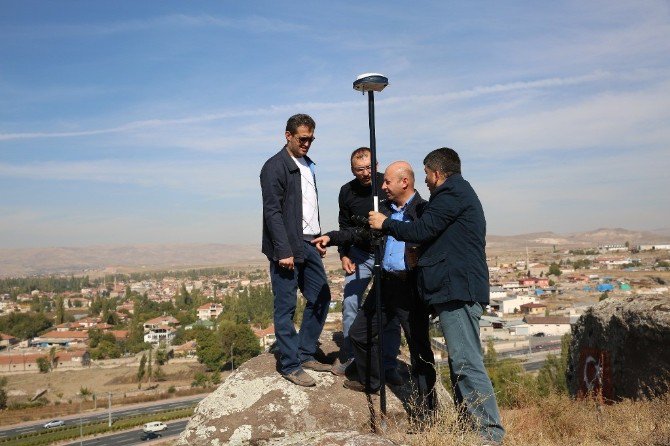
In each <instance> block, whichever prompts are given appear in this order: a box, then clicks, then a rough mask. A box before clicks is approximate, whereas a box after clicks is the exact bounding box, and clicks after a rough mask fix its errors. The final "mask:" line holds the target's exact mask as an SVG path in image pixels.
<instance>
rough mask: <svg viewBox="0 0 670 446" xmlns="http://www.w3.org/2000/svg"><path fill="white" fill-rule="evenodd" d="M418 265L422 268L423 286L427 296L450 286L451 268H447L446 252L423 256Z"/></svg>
mask: <svg viewBox="0 0 670 446" xmlns="http://www.w3.org/2000/svg"><path fill="white" fill-rule="evenodd" d="M417 266H418V267H419V270H420V277H421V287H422V288H423V292H424V293H425V295H426V296H431V295H434V294H436V293H438V292H439V291H440V290H441V289H443V288H446V287H447V286H448V283H449V270H448V269H447V255H446V254H444V253H441V254H438V255H434V256H429V257H426V256H422V257H421V258H420V259H419V261H418V262H417ZM445 291H446V290H445Z"/></svg>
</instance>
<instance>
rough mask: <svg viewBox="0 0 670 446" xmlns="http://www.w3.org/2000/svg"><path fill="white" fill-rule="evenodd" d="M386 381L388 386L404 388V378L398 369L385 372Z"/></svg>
mask: <svg viewBox="0 0 670 446" xmlns="http://www.w3.org/2000/svg"><path fill="white" fill-rule="evenodd" d="M384 380H385V381H386V384H390V385H392V386H402V385H403V383H404V381H403V379H402V376H400V373H398V371H397V370H396V369H388V370H387V371H386V372H384Z"/></svg>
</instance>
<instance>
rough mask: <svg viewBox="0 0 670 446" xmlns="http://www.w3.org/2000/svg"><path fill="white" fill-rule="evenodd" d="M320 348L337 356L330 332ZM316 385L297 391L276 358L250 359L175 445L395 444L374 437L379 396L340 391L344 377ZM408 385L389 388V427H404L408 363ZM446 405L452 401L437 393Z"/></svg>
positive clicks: (319, 376)
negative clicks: (282, 373) (446, 402)
mask: <svg viewBox="0 0 670 446" xmlns="http://www.w3.org/2000/svg"><path fill="white" fill-rule="evenodd" d="M321 341H322V343H321V349H322V350H323V352H324V356H325V357H327V358H333V359H334V357H335V352H336V351H337V346H336V345H335V343H334V342H333V341H332V334H330V333H324V335H323V336H322V339H321ZM307 373H309V374H310V375H311V376H312V377H313V378H314V379H315V380H316V382H317V385H316V386H315V387H307V388H306V387H300V386H296V385H294V384H292V383H290V382H289V381H287V380H285V379H284V378H282V377H281V376H280V375H279V373H277V370H276V360H275V357H274V356H273V355H271V354H269V353H264V354H262V355H260V356H257V357H255V358H253V359H251V360H249V361H247V362H246V363H245V364H244V365H242V367H240V368H239V369H238V370H236V371H235V372H234V373H233V374H232V375H230V376H229V377H228V378H227V379H226V380H225V381H224V382H223V383H222V384H221V385H220V386H219V388H218V389H217V390H215V391H214V392H213V393H212V394H210V395H209V396H208V397H207V398H205V399H204V400H203V401H201V402H200V404H199V405H198V407H197V408H196V410H195V413H194V415H193V417H192V418H191V420H190V421H189V423H188V425H187V427H186V430H185V431H184V432H183V433H182V435H181V437H180V439H179V442H178V444H179V445H182V446H186V445H190V446H195V445H215V446H216V445H223V444H230V445H243V444H254V445H307V444H328V445H333V446H337V445H342V446H344V445H347V446H376V445H379V446H383V445H390V444H393V443H391V442H389V441H388V440H386V439H384V438H382V437H379V436H377V435H371V432H372V431H374V430H375V428H376V427H378V426H379V396H377V395H370V396H367V395H365V394H364V393H360V392H353V391H351V390H347V389H345V388H343V387H342V382H343V381H344V379H345V378H342V377H337V376H334V375H332V374H330V373H317V372H313V371H307ZM401 376H403V377H404V378H405V380H406V383H405V384H404V385H403V386H397V387H387V392H386V396H387V419H386V427H387V428H388V429H396V428H399V429H405V428H406V427H407V419H408V416H407V412H408V410H410V406H411V401H412V398H411V395H412V389H411V384H410V383H409V371H408V368H407V366H406V365H404V367H403V368H402V369H401ZM440 394H441V395H442V401H448V396H446V395H447V394H446V391H444V389H443V388H441V389H440Z"/></svg>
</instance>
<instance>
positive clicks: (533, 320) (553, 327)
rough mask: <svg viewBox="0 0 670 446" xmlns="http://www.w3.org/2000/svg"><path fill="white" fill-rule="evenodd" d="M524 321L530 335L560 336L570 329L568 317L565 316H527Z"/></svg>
mask: <svg viewBox="0 0 670 446" xmlns="http://www.w3.org/2000/svg"><path fill="white" fill-rule="evenodd" d="M525 321H526V323H527V324H528V334H530V335H535V334H538V333H544V334H545V335H546V336H562V335H564V334H565V333H570V330H571V325H570V318H569V317H565V316H546V317H542V316H528V317H526V318H525Z"/></svg>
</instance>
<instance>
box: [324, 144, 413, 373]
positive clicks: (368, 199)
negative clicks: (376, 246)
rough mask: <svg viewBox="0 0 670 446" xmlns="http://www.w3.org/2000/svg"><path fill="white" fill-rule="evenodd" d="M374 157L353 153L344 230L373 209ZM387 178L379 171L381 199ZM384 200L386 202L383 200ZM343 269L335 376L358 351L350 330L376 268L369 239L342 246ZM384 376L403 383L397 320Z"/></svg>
mask: <svg viewBox="0 0 670 446" xmlns="http://www.w3.org/2000/svg"><path fill="white" fill-rule="evenodd" d="M371 159H372V154H371V152H370V149H369V148H368V147H359V148H358V149H356V150H354V151H353V152H352V153H351V173H353V174H354V179H353V180H351V181H349V182H348V183H346V184H345V185H343V186H342V188H340V195H339V197H338V203H339V207H340V212H339V216H338V222H339V226H340V230H341V231H343V230H344V231H346V230H348V229H353V228H356V227H360V224H357V223H356V220H355V219H356V218H358V220H359V221H360V220H362V221H363V222H365V221H366V220H367V216H368V212H370V211H371V210H372V195H373V194H372V161H371ZM383 183H384V175H383V174H382V173H380V172H377V196H378V197H384V196H385V194H384V191H383V190H382V185H383ZM381 201H384V200H381ZM338 252H339V253H340V260H341V261H342V269H343V270H344V272H345V274H346V277H345V280H344V292H343V295H342V333H343V336H344V341H343V344H342V349H341V350H340V358H339V361H338V362H337V363H336V364H335V365H334V366H333V369H332V372H333V374H335V375H338V376H343V375H345V372H346V370H347V367H349V366H350V365H351V363H352V362H353V360H354V352H353V349H352V346H351V340H350V337H349V329H350V327H351V324H353V322H354V319H355V318H356V314H358V310H359V309H360V307H361V305H362V303H363V293H365V289H366V288H367V286H368V285H369V283H370V281H371V279H372V268H373V266H374V260H375V259H374V250H373V247H372V246H371V244H370V240H369V239H365V238H362V239H359V240H357V241H356V242H354V243H349V244H346V245H343V246H339V247H338ZM383 339H384V345H383V347H382V354H383V358H384V374H385V377H386V382H388V383H389V384H393V385H400V384H402V378H401V377H400V375H399V374H398V372H397V365H398V363H397V360H396V356H397V355H398V351H399V349H400V323H399V322H398V319H397V318H393V320H392V321H390V322H389V324H388V325H387V326H386V328H384V336H383Z"/></svg>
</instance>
